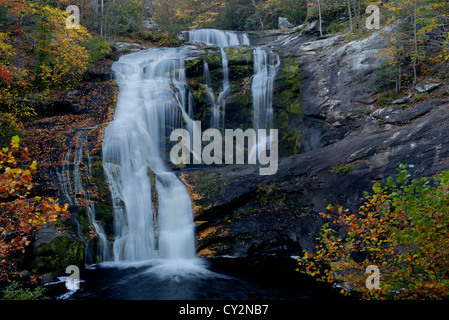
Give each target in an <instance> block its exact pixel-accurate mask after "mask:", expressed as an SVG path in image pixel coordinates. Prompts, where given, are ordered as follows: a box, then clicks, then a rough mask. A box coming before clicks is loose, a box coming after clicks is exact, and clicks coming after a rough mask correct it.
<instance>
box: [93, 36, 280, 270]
mask: <svg viewBox="0 0 449 320" xmlns="http://www.w3.org/2000/svg"><path fill="white" fill-rule="evenodd" d="M189 37H190V41H192V42H203V43H205V44H206V45H208V46H217V47H219V48H220V53H221V56H222V67H223V79H222V84H223V85H222V88H223V91H222V92H221V93H218V99H216V100H215V99H214V94H213V92H211V89H210V88H209V86H208V85H209V81H210V79H209V74H208V68H207V63H205V62H204V80H203V81H204V82H205V83H204V85H205V87H206V88H207V90H208V93H209V95H210V97H211V99H210V100H211V101H210V105H211V106H212V108H213V112H212V114H211V119H210V125H211V127H215V128H217V129H221V128H223V126H224V120H223V119H220V118H224V115H225V106H226V97H227V92H228V91H229V90H230V87H229V74H228V70H227V68H228V65H227V56H226V53H225V50H224V49H223V48H225V47H229V46H242V45H245V46H248V45H249V40H248V37H247V35H246V34H237V33H232V32H225V31H218V30H210V29H206V30H194V31H190V32H189ZM252 50H253V55H254V64H255V65H254V75H253V77H252V81H253V86H252V95H253V119H252V121H253V127H254V128H255V129H259V128H264V129H270V128H271V127H272V114H273V111H272V106H271V104H272V88H273V79H274V74H275V69H276V67H277V66H278V64H279V58H278V57H277V55H275V54H274V53H273V52H272V51H271V50H268V49H262V48H260V47H256V48H254V49H252ZM198 51H199V50H198V48H197V47H195V46H192V45H189V46H184V47H180V48H162V49H149V50H145V51H139V52H135V53H131V54H127V55H124V56H121V57H120V59H119V60H118V61H117V62H115V63H114V64H113V66H112V70H113V72H114V76H115V80H116V82H117V83H118V84H119V95H118V102H117V109H116V112H115V115H114V118H113V121H112V122H111V123H110V124H109V125H108V127H107V128H106V130H105V136H104V141H103V151H102V152H103V168H104V171H105V174H106V177H107V180H108V184H109V188H110V191H111V198H112V203H113V208H114V242H113V245H112V247H113V248H112V250H111V251H112V254H111V256H112V258H111V260H113V261H116V262H119V261H143V260H148V259H158V258H160V259H167V260H186V259H194V258H195V257H196V251H195V240H194V239H195V234H194V228H195V225H194V222H193V214H192V203H191V199H190V197H189V194H188V192H187V189H186V187H185V185H184V184H183V183H182V182H181V181H180V180H179V179H178V177H177V176H176V175H175V173H174V172H172V171H171V169H170V168H169V167H168V166H167V164H166V159H167V150H166V149H167V146H166V140H167V137H168V136H170V131H171V130H173V129H177V128H183V129H186V130H189V131H191V130H192V129H193V114H194V105H193V104H194V102H193V99H192V94H191V90H190V89H189V85H188V83H187V79H186V68H185V61H186V60H188V59H189V58H194V57H197V56H198V55H199V53H198ZM220 127H221V128H220ZM264 141H265V140H264ZM194 156H195V155H194ZM199 157H200V158H201V156H199Z"/></svg>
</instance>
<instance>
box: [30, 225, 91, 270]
mask: <svg viewBox="0 0 449 320" xmlns="http://www.w3.org/2000/svg"><path fill="white" fill-rule="evenodd" d="M40 231H42V232H40V233H38V236H37V240H36V243H35V245H34V250H33V255H34V259H33V263H32V269H33V272H35V273H37V274H43V273H47V272H52V273H55V274H58V273H61V272H63V271H64V270H65V268H66V267H67V266H69V265H76V266H79V267H82V266H84V252H85V244H84V243H83V242H81V241H79V240H78V239H75V238H74V237H73V236H71V235H70V234H68V233H61V232H59V231H57V230H56V228H55V227H50V228H46V229H43V230H40Z"/></svg>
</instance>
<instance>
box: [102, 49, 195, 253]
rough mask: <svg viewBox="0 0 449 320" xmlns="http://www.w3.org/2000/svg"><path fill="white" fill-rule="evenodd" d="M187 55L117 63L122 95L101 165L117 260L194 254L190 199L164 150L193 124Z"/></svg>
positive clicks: (156, 54) (146, 55)
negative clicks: (169, 136)
mask: <svg viewBox="0 0 449 320" xmlns="http://www.w3.org/2000/svg"><path fill="white" fill-rule="evenodd" d="M190 54H191V49H190V48H189V47H184V48H168V49H153V50H147V51H143V52H137V53H133V54H129V55H126V56H122V57H121V58H120V60H119V61H118V62H116V63H114V64H113V66H112V69H113V71H114V74H115V78H116V81H117V82H118V84H119V86H120V91H119V97H118V103H117V110H116V113H115V116H114V119H113V121H112V122H111V123H110V124H109V126H108V127H107V128H106V131H105V137H104V142H103V167H104V170H105V172H106V176H107V178H108V182H109V186H110V189H111V195H112V201H113V206H114V212H115V223H114V229H115V241H114V247H113V254H114V260H115V261H123V260H131V261H139V260H146V259H151V258H166V259H192V258H194V257H195V245H194V223H193V217H192V204H191V201H190V197H189V194H188V192H187V190H186V188H185V186H184V184H183V183H182V182H181V181H180V180H179V179H178V178H177V177H176V176H175V174H174V173H172V172H170V171H169V170H168V169H167V167H166V166H165V164H164V162H163V157H164V149H163V148H161V146H162V145H163V144H164V143H163V142H164V141H161V139H163V138H164V137H165V134H166V129H170V128H172V129H173V128H181V127H183V123H184V122H185V123H187V127H189V124H191V123H192V121H191V119H190V117H189V115H188V110H187V109H188V108H191V107H192V106H188V101H189V100H190V99H189V95H188V92H187V84H186V79H185V68H184V59H185V58H186V57H188V56H189V55H190ZM150 173H152V174H153V175H154V177H155V183H154V182H153V183H152V181H151V178H150ZM154 187H155V188H156V191H157V199H158V203H157V205H156V203H153V201H152V197H151V195H152V192H154V190H152V188H154Z"/></svg>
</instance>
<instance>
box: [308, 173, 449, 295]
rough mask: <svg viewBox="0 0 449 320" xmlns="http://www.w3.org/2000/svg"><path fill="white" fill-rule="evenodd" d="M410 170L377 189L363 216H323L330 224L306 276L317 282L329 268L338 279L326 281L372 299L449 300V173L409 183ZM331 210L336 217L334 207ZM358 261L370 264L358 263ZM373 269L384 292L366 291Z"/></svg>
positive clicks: (363, 208)
mask: <svg viewBox="0 0 449 320" xmlns="http://www.w3.org/2000/svg"><path fill="white" fill-rule="evenodd" d="M406 169H407V166H406V165H401V166H400V167H399V172H398V174H397V175H396V179H394V178H393V177H389V178H388V179H387V180H386V185H385V186H383V187H382V185H381V184H380V183H376V184H374V185H373V188H372V189H373V193H371V194H368V193H365V201H364V204H363V205H362V206H360V208H359V212H358V214H357V215H356V214H352V213H350V212H349V211H348V210H343V208H342V207H338V210H337V212H333V214H321V215H322V216H323V217H324V218H326V219H328V220H329V221H328V222H326V223H324V224H323V226H322V232H321V238H320V239H319V244H318V245H317V247H316V249H317V250H316V252H315V254H313V255H312V254H311V253H308V252H306V253H305V254H304V257H303V258H302V259H301V263H302V266H303V267H302V268H300V272H304V273H306V274H309V275H311V276H316V275H317V274H318V270H321V269H323V268H324V269H325V271H324V272H325V273H327V274H331V275H332V276H331V277H327V278H326V281H328V282H331V283H332V282H334V281H336V280H339V281H343V282H345V283H350V284H351V285H352V286H353V288H354V289H353V290H354V292H358V293H359V294H361V296H362V297H363V298H366V299H387V298H388V299H440V298H444V297H447V296H448V295H449V274H448V273H447V266H448V265H449V172H442V173H441V174H440V175H437V176H435V177H433V178H432V179H429V178H419V179H414V180H412V181H411V182H409V180H408V172H407V170H406ZM327 209H328V210H330V211H335V208H334V207H333V206H332V205H329V206H328V207H327ZM331 221H332V222H331ZM331 223H332V228H330V225H331ZM341 231H344V234H345V236H342V232H341ZM354 253H356V254H354ZM357 255H362V256H364V257H365V258H364V260H363V261H360V259H355V258H354V257H355V256H357ZM368 265H376V266H378V267H379V268H380V270H381V274H382V277H381V279H382V285H381V288H380V289H379V290H368V289H367V288H366V286H365V280H366V279H365V276H364V275H363V274H362V273H361V271H364V270H365V269H366V267H367V266H368ZM321 280H322V279H321ZM345 294H349V292H346V291H345Z"/></svg>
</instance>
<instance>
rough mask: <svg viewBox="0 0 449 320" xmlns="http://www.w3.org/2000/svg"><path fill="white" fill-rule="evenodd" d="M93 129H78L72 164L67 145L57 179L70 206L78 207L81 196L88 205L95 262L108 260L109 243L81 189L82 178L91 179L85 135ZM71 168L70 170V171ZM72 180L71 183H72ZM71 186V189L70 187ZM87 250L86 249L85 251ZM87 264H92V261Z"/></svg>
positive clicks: (79, 233)
mask: <svg viewBox="0 0 449 320" xmlns="http://www.w3.org/2000/svg"><path fill="white" fill-rule="evenodd" d="M91 129H94V128H87V129H80V130H79V131H78V132H77V134H76V136H75V138H74V139H73V140H74V141H75V145H76V149H75V154H74V156H73V164H72V165H70V158H71V156H72V144H73V143H71V144H70V145H69V148H68V150H67V153H66V155H65V156H64V160H63V165H62V167H61V170H60V171H59V172H57V175H58V178H59V184H60V186H61V191H62V194H63V196H64V198H65V200H66V201H68V203H69V204H71V205H80V204H81V203H80V200H79V199H78V197H79V196H82V198H83V200H84V202H85V203H87V204H88V205H87V206H86V207H85V208H86V210H87V216H88V218H89V221H90V224H91V225H92V226H93V227H94V230H95V232H96V234H97V235H98V239H99V242H98V248H97V250H96V253H97V255H98V256H99V257H98V258H97V259H95V260H101V261H108V260H110V250H109V243H108V240H107V237H106V234H105V232H104V230H103V227H102V225H101V224H100V222H99V221H97V220H96V217H95V216H96V211H95V204H94V203H93V202H92V201H91V199H90V194H89V192H88V191H86V190H85V189H84V187H83V176H86V178H87V179H88V180H91V179H92V163H91V157H90V151H89V143H88V141H87V135H88V132H89V130H91ZM84 153H85V154H86V158H87V165H86V164H85V163H83V165H84V170H81V164H82V161H83V158H84ZM71 168H72V170H70V169H71ZM72 180H73V182H72ZM72 184H73V187H72ZM78 235H79V237H80V238H81V239H82V238H83V237H82V236H81V230H80V226H79V225H78ZM87 249H88V248H86V250H87ZM86 257H90V254H89V252H86ZM87 260H91V261H88V262H93V260H94V259H87Z"/></svg>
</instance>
